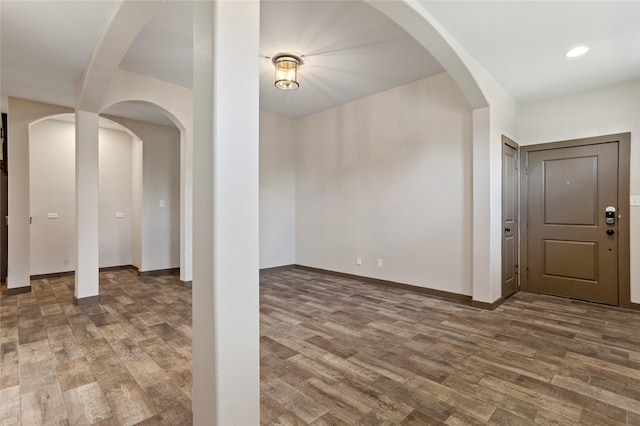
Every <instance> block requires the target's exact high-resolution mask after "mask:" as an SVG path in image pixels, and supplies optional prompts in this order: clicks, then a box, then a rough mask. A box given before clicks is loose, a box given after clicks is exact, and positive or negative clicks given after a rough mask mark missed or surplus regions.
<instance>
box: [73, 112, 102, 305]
mask: <svg viewBox="0 0 640 426" xmlns="http://www.w3.org/2000/svg"><path fill="white" fill-rule="evenodd" d="M98 231H99V221H98V114H96V113H92V112H85V111H76V248H77V257H76V286H75V297H74V302H75V303H76V304H86V303H96V302H98V301H99V295H98V294H99V290H98V266H99V265H98V248H99V245H98V241H99V240H98V238H99V237H98V234H99V232H98Z"/></svg>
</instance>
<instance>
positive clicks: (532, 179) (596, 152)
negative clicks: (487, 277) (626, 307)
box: [527, 142, 618, 305]
mask: <svg viewBox="0 0 640 426" xmlns="http://www.w3.org/2000/svg"><path fill="white" fill-rule="evenodd" d="M527 163H528V183H527V186H528V196H527V198H528V199H527V203H528V219H527V230H528V243H527V249H528V268H529V271H528V274H529V280H528V283H529V284H528V285H529V290H530V291H534V292H540V293H546V294H553V295H558V296H567V297H572V298H575V299H582V300H589V301H593V302H601V303H607V304H611V305H617V304H618V250H617V234H618V225H617V222H618V218H617V209H618V143H617V142H611V143H603V144H596V145H586V146H578V147H572V148H560V149H550V150H545V151H535V152H530V153H529V154H528V158H527ZM612 208H613V209H616V213H614V214H613V216H615V217H614V220H613V223H607V219H606V214H605V212H606V210H607V209H609V210H610V209H612ZM609 216H611V214H610V215H609Z"/></svg>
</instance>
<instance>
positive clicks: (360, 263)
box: [356, 256, 362, 266]
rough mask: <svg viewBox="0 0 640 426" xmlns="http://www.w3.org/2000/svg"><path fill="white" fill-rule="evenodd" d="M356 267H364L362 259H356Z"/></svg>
mask: <svg viewBox="0 0 640 426" xmlns="http://www.w3.org/2000/svg"><path fill="white" fill-rule="evenodd" d="M356 265H358V266H362V258H361V257H360V256H358V257H356Z"/></svg>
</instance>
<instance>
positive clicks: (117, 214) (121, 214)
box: [116, 212, 124, 219]
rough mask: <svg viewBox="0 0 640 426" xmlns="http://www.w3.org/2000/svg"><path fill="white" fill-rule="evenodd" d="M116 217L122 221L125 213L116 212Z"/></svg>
mask: <svg viewBox="0 0 640 426" xmlns="http://www.w3.org/2000/svg"><path fill="white" fill-rule="evenodd" d="M116 217H117V218H118V219H122V218H123V217H124V213H122V212H116Z"/></svg>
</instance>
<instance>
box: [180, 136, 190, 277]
mask: <svg viewBox="0 0 640 426" xmlns="http://www.w3.org/2000/svg"><path fill="white" fill-rule="evenodd" d="M192 224H193V135H192V133H191V130H181V131H180V281H182V282H183V284H184V285H185V286H187V287H191V282H192V279H193V262H192V258H193V257H192V251H193V250H192V248H193V242H192V235H193V225H192Z"/></svg>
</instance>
